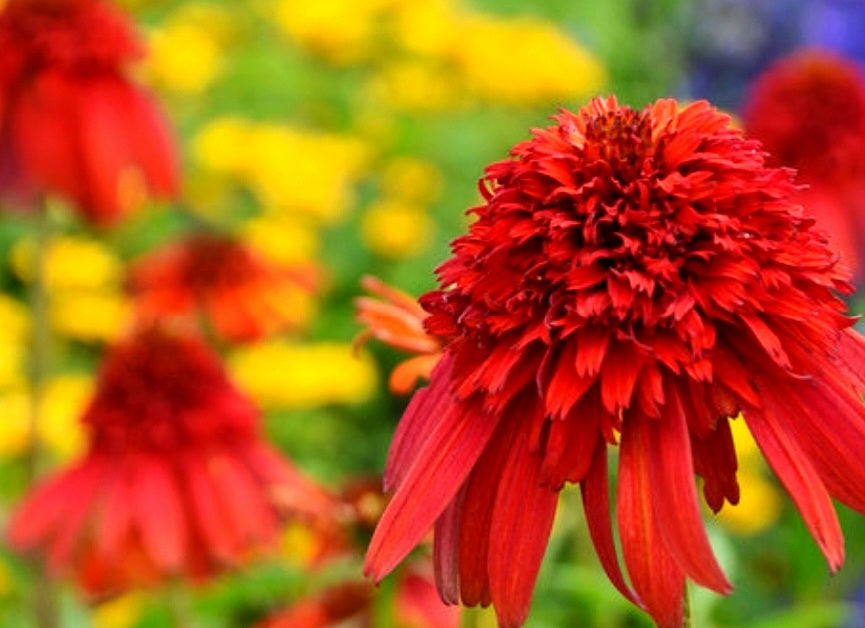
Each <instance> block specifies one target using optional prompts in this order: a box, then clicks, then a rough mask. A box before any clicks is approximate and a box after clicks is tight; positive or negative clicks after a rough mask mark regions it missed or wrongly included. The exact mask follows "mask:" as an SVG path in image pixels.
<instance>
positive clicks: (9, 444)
mask: <svg viewBox="0 0 865 628" xmlns="http://www.w3.org/2000/svg"><path fill="white" fill-rule="evenodd" d="M92 389H93V382H92V380H91V378H89V377H85V376H79V375H64V376H59V377H56V378H53V379H51V380H50V381H49V382H48V384H47V385H46V387H45V391H44V393H43V398H42V406H41V408H40V412H39V418H40V420H39V427H38V430H39V439H40V441H41V442H42V443H43V444H44V445H45V446H46V447H47V448H48V450H49V451H50V452H51V453H52V455H53V456H54V457H55V458H57V459H59V460H67V459H69V458H72V457H74V456H76V455H77V454H78V453H79V452H80V451H81V450H82V449H83V447H84V441H85V439H84V431H83V428H82V426H81V425H80V423H79V417H80V416H81V414H82V412H83V411H84V408H85V406H86V404H87V402H88V401H89V399H90V394H91V392H92ZM0 407H2V408H3V420H2V421H0V457H4V458H10V457H14V456H19V455H21V454H22V453H23V452H24V449H25V448H26V447H27V444H28V443H29V442H30V401H29V398H28V395H27V393H26V392H25V391H23V390H21V389H18V390H15V391H12V392H8V393H5V394H2V395H0Z"/></svg>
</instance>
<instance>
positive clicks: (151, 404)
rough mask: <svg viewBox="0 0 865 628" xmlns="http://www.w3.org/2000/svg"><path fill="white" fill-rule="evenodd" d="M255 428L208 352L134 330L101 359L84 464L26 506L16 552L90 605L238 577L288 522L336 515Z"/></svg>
mask: <svg viewBox="0 0 865 628" xmlns="http://www.w3.org/2000/svg"><path fill="white" fill-rule="evenodd" d="M257 420H258V417H257V413H256V410H255V408H254V407H253V406H252V404H251V403H250V402H249V401H248V400H247V399H246V398H245V397H243V396H242V395H241V394H240V393H239V392H238V391H237V390H236V389H235V388H234V387H233V386H232V385H231V383H230V382H229V381H228V379H227V378H226V375H225V373H224V372H223V370H222V368H221V367H220V365H219V363H218V361H217V359H216V358H215V356H214V355H212V354H211V353H210V351H209V350H208V349H207V347H206V346H205V345H204V344H202V343H201V342H200V341H199V340H197V339H196V338H194V337H185V336H181V335H178V334H176V333H172V332H168V331H166V330H164V329H159V328H150V329H146V330H143V331H139V332H138V333H137V334H135V335H134V336H132V337H130V338H129V339H127V340H126V341H124V342H122V343H120V344H118V345H117V346H115V347H114V348H113V349H111V350H110V352H109V353H108V355H107V356H106V359H105V362H104V364H103V366H102V369H101V372H100V378H99V382H98V388H97V391H96V393H95V396H94V398H93V400H92V401H91V403H90V405H89V407H88V409H87V410H86V412H85V414H84V416H83V422H84V424H85V425H86V426H87V428H88V429H89V432H90V447H89V451H88V452H87V454H86V456H85V457H84V458H83V459H82V460H81V461H80V462H79V463H77V464H76V465H74V466H73V467H72V468H71V469H68V470H66V471H63V472H61V473H60V474H59V475H57V476H55V477H53V478H51V479H49V480H48V481H46V482H45V483H43V484H42V485H41V486H40V487H38V488H37V489H36V490H35V491H34V493H33V494H31V495H30V496H29V497H28V498H27V499H26V501H25V502H24V503H23V504H22V505H21V507H20V508H19V509H18V511H17V513H15V515H14V516H13V518H12V522H11V524H10V528H9V530H8V539H9V542H10V543H11V545H12V546H13V547H16V548H18V549H19V550H36V551H38V552H40V553H42V554H44V555H45V557H46V558H47V562H48V564H49V567H50V568H52V569H55V570H63V571H71V572H73V573H74V574H75V576H76V577H77V579H78V580H79V582H80V583H81V584H82V586H83V587H84V588H85V589H87V590H88V591H90V592H93V593H102V592H106V591H111V590H118V589H123V588H127V587H132V586H141V585H147V584H151V583H155V582H157V581H159V580H160V579H161V578H163V577H166V576H169V575H173V574H180V575H186V576H189V577H202V576H206V575H208V574H210V573H212V572H213V571H214V570H215V569H216V568H218V567H219V566H223V565H235V564H238V563H240V562H242V561H243V559H244V558H246V557H247V556H248V555H250V554H251V553H253V552H255V551H256V550H259V549H262V548H264V547H266V546H268V545H269V544H271V543H272V542H273V541H274V540H275V535H276V533H277V521H278V512H279V511H282V510H289V511H293V512H295V513H297V514H300V515H304V516H310V517H317V516H322V517H324V516H326V513H325V511H326V510H327V509H329V508H330V501H329V500H330V498H329V497H328V496H326V494H325V493H323V492H322V491H321V490H320V489H318V488H317V487H316V486H314V485H313V484H311V483H310V482H309V481H308V480H306V479H304V478H303V477H302V476H301V475H300V474H299V473H298V472H297V471H296V470H295V469H294V468H293V467H292V466H291V465H290V464H289V463H288V462H287V461H286V460H284V459H283V458H282V457H280V456H279V454H277V453H276V451H274V450H273V449H271V448H270V447H269V446H268V445H267V444H266V443H265V442H264V441H263V440H262V439H261V435H260V433H259V429H258V424H257Z"/></svg>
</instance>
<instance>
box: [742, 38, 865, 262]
mask: <svg viewBox="0 0 865 628" xmlns="http://www.w3.org/2000/svg"><path fill="white" fill-rule="evenodd" d="M743 118H744V122H745V127H746V132H747V133H748V135H750V136H752V137H755V138H757V139H758V140H760V141H761V142H762V143H763V146H764V147H765V148H766V150H767V151H768V152H769V154H770V156H771V157H769V158H767V161H768V163H770V164H771V165H779V166H790V167H793V168H796V169H797V170H798V171H799V180H800V181H801V182H803V183H806V184H807V189H805V190H802V191H801V192H800V195H799V196H798V197H797V200H798V201H801V202H802V204H803V205H804V206H805V208H806V211H808V212H809V213H810V214H811V215H812V216H814V218H816V219H817V225H818V227H820V228H822V229H825V230H826V231H828V232H829V237H830V242H831V243H832V244H833V245H834V247H835V248H836V249H837V250H838V251H839V252H840V253H841V254H842V257H843V258H844V260H845V261H846V262H847V263H849V264H850V265H851V266H853V267H854V269H856V270H857V271H859V270H861V269H862V267H863V266H865V262H863V260H862V253H860V251H863V250H865V201H863V199H865V77H863V75H862V70H861V69H860V68H859V67H858V66H856V65H855V64H853V63H852V62H850V61H847V60H845V59H843V58H841V57H837V56H835V55H832V54H830V53H828V52H822V51H817V50H809V51H804V52H799V53H796V54H793V55H791V56H789V57H786V58H784V59H782V60H780V61H778V62H777V63H775V64H774V65H773V66H772V67H770V68H769V69H768V70H767V71H766V72H765V73H764V74H763V75H762V76H760V77H759V78H758V79H757V80H756V82H755V83H754V85H753V86H752V89H751V94H750V97H749V99H748V102H747V104H746V105H745V109H744V112H743Z"/></svg>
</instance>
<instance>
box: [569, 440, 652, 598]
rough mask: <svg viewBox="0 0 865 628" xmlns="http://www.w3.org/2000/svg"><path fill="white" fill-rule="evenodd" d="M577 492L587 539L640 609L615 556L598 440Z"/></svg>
mask: <svg viewBox="0 0 865 628" xmlns="http://www.w3.org/2000/svg"><path fill="white" fill-rule="evenodd" d="M580 491H581V493H582V496H583V510H584V511H585V513H586V524H587V526H588V528H589V535H590V536H591V537H592V543H593V544H594V546H595V552H597V554H598V558H599V559H600V561H601V566H602V567H603V568H604V571H605V572H606V573H607V577H608V578H609V579H610V582H612V583H613V586H615V587H616V588H617V589H618V590H619V593H621V594H622V595H624V596H625V597H626V598H627V599H629V600H630V601H631V602H633V603H634V604H635V605H637V606H640V607H642V606H643V603H642V602H641V601H640V599H639V598H638V597H637V594H636V593H635V592H634V590H633V589H631V587H630V586H629V585H628V584H627V583H626V582H625V577H624V576H623V575H622V570H621V568H620V567H619V557H618V556H617V554H616V545H615V542H614V541H613V527H612V522H611V521H610V497H609V491H610V487H609V485H608V472H607V445H606V443H605V442H604V440H603V439H602V438H600V437H599V438H598V439H597V444H596V446H595V449H594V455H593V456H592V463H591V465H590V466H589V471H588V473H587V474H586V477H585V479H584V480H583V481H582V482H580Z"/></svg>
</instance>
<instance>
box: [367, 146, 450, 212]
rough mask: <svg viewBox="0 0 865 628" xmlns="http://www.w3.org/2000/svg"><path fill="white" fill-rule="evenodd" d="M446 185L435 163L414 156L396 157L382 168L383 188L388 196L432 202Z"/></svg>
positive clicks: (383, 191) (411, 200) (424, 202)
mask: <svg viewBox="0 0 865 628" xmlns="http://www.w3.org/2000/svg"><path fill="white" fill-rule="evenodd" d="M443 187H444V176H443V175H442V173H441V171H440V170H439V169H438V168H436V167H435V166H434V165H433V164H431V163H430V162H428V161H424V160H422V159H416V158H414V157H395V158H393V159H391V160H390V161H388V162H387V163H386V164H385V165H384V166H383V167H382V170H381V190H382V194H383V195H384V196H386V197H391V198H395V199H399V200H403V201H407V202H414V203H422V204H426V203H432V202H434V201H436V200H438V198H439V196H440V194H441V191H442V188H443Z"/></svg>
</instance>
